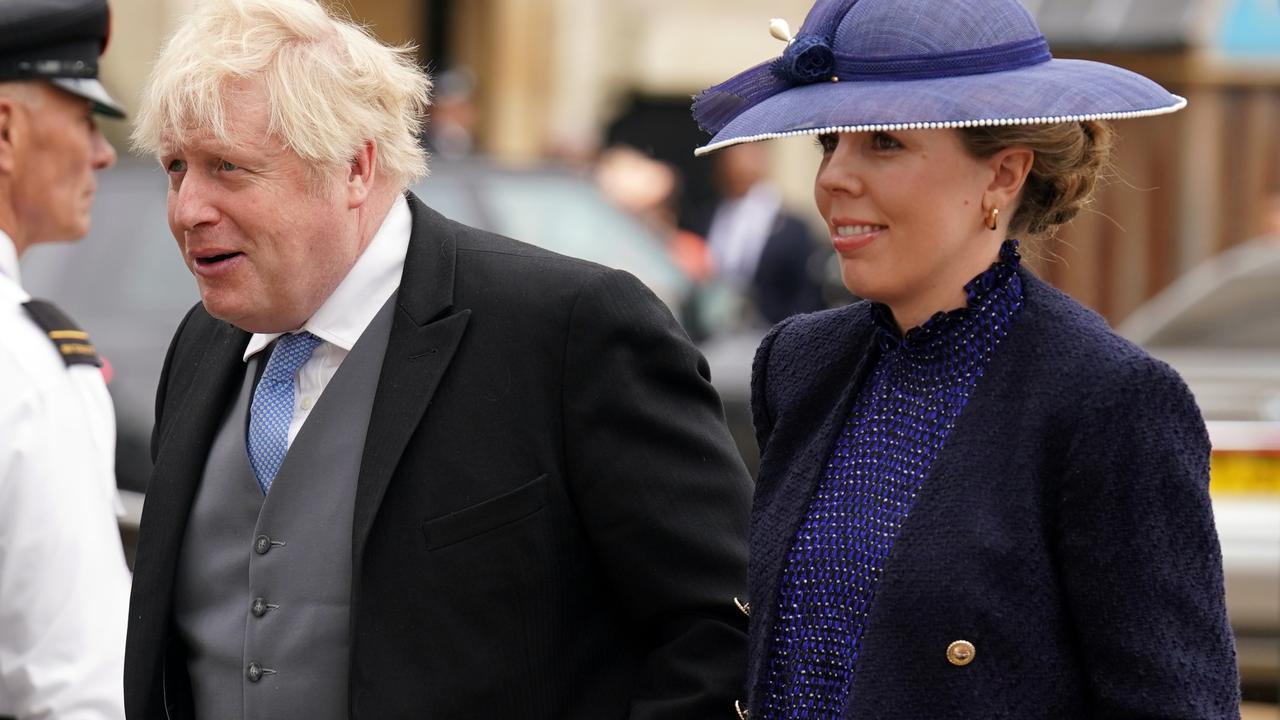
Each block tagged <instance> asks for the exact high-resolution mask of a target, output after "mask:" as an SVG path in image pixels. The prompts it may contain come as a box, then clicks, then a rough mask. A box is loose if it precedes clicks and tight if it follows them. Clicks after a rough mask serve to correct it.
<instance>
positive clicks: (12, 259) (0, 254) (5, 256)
mask: <svg viewBox="0 0 1280 720" xmlns="http://www.w3.org/2000/svg"><path fill="white" fill-rule="evenodd" d="M0 274H4V275H7V276H9V279H10V280H12V281H13V282H14V284H17V285H21V284H22V277H21V276H20V275H19V274H18V248H17V246H16V245H14V244H13V240H12V239H11V238H10V237H9V235H8V234H7V233H5V231H3V230H0Z"/></svg>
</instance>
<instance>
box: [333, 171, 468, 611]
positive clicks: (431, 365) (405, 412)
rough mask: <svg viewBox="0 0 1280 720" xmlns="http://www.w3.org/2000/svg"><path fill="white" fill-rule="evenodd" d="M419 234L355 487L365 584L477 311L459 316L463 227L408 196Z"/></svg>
mask: <svg viewBox="0 0 1280 720" xmlns="http://www.w3.org/2000/svg"><path fill="white" fill-rule="evenodd" d="M408 200H409V210H410V212H411V213H412V215H413V231H412V236H411V238H410V241H409V251H408V254H407V255H406V257H405V264H404V273H403V275H402V276H401V279H400V289H399V291H398V293H397V296H396V308H395V317H394V318H393V320H392V324H391V335H390V337H389V338H388V340H387V352H386V356H385V357H384V359H383V361H382V372H381V375H380V376H379V379H378V389H377V391H376V392H375V394H374V401H373V415H372V416H371V418H370V420H369V432H368V436H367V438H366V440H365V445H364V455H363V459H362V460H361V464H360V479H359V483H358V484H357V486H356V501H355V516H354V525H353V527H352V560H353V563H354V567H353V575H352V579H353V581H354V582H355V586H356V587H358V585H359V578H360V567H361V564H362V563H361V561H362V555H363V553H364V546H365V540H366V539H367V538H368V536H369V530H370V528H371V527H372V526H373V520H374V517H375V516H376V515H377V512H378V507H379V505H381V503H382V497H383V495H385V493H386V490H387V484H388V483H389V482H390V481H391V475H392V473H393V472H394V471H395V468H396V465H397V464H398V463H399V461H400V456H401V455H403V454H404V450H405V448H406V447H407V446H408V444H409V439H410V437H412V435H413V433H414V431H416V430H417V428H418V424H419V422H420V421H421V419H422V415H423V413H424V412H425V411H426V408H427V405H429V404H430V403H431V398H432V396H433V395H434V394H435V391H436V388H437V387H438V386H439V384H440V380H441V378H443V377H444V374H445V371H446V370H447V369H448V367H449V363H450V361H452V359H453V355H454V353H455V352H456V351H457V349H458V344H459V342H460V341H461V340H462V335H463V332H464V331H465V330H466V327H467V320H468V318H469V317H470V315H471V311H470V310H462V311H459V312H454V311H453V279H454V275H453V274H454V264H455V254H456V245H455V241H454V232H455V228H456V226H455V225H454V224H453V223H450V222H449V221H448V220H446V219H445V218H444V217H443V216H441V215H439V214H438V213H436V212H435V211H433V210H431V209H430V208H428V207H427V206H426V205H423V204H422V202H421V201H420V200H418V198H417V197H415V196H414V195H412V194H409V196H408Z"/></svg>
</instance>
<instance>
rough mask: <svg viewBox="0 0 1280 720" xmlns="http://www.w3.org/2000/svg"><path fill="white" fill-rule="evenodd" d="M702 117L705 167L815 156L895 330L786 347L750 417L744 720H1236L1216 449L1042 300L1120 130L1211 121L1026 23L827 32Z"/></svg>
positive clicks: (834, 322) (841, 2) (850, 314)
mask: <svg viewBox="0 0 1280 720" xmlns="http://www.w3.org/2000/svg"><path fill="white" fill-rule="evenodd" d="M781 25H782V24H781V23H778V22H777V21H775V25H774V32H775V35H779V36H781V37H782V38H783V39H786V40H787V41H788V45H787V48H786V50H785V52H784V53H783V54H782V56H781V57H780V58H778V59H776V60H774V61H772V62H769V63H765V64H762V65H760V66H757V67H755V68H752V69H751V70H748V71H746V72H744V73H742V74H740V75H738V76H736V77H734V78H732V79H730V80H729V81H727V82H725V83H723V84H721V85H718V86H716V87H714V88H711V89H710V90H708V91H706V92H705V93H703V94H702V95H700V96H699V97H698V98H697V99H696V101H695V103H694V115H695V117H696V118H697V119H698V121H699V123H700V124H701V125H702V126H703V127H704V128H706V129H707V130H709V131H710V132H711V133H712V134H713V135H714V137H713V138H712V140H711V142H710V143H709V144H708V145H707V146H706V147H703V148H700V149H699V151H698V152H699V153H700V154H701V153H706V152H712V151H714V150H716V149H718V148H722V147H726V146H728V145H733V144H737V143H743V142H752V141H757V140H764V139H768V138H776V137H784V136H791V135H812V136H814V137H815V138H816V139H817V142H818V145H819V146H820V149H821V152H822V163H821V166H820V168H819V170H818V176H817V180H816V183H815V196H816V199H817V205H818V209H819V210H820V212H821V213H822V216H823V218H824V219H825V220H826V222H827V225H828V229H829V231H830V234H831V242H832V246H833V247H834V249H835V252H836V253H837V255H838V256H839V261H840V267H841V272H842V275H843V278H844V281H845V284H846V285H848V287H849V289H850V290H851V291H852V292H853V293H854V294H856V295H858V296H860V297H864V298H867V299H868V301H867V302H862V303H858V304H855V305H852V306H849V307H845V308H840V309H837V310H831V311H827V312H822V313H816V314H811V315H801V316H797V317H793V318H791V319H789V320H787V321H785V322H783V323H782V324H780V325H778V326H777V327H776V328H775V329H774V330H773V331H772V332H771V333H770V334H769V335H768V336H767V337H766V338H765V340H764V342H763V343H762V344H761V346H760V349H759V351H758V353H757V355H756V360H755V366H754V373H753V378H752V408H753V413H754V419H755V425H756V433H757V438H758V440H759V444H760V448H761V452H762V457H761V464H760V473H759V479H758V483H757V488H756V495H755V507H754V510H753V518H752V529H751V551H752V557H751V569H750V590H751V598H750V599H751V603H750V605H751V654H750V662H749V668H748V675H747V699H746V701H745V702H742V703H740V704H739V708H738V710H739V714H740V715H741V716H742V717H747V716H748V713H749V714H750V717H751V718H752V720H773V719H775V718H815V719H816V718H904V719H906V718H911V719H913V720H916V719H920V718H928V719H930V720H932V719H935V718H1011V719H1016V720H1033V719H1035V718H1072V719H1075V718H1121V717H1123V718H1156V717H1160V718H1236V717H1238V713H1239V710H1238V703H1239V701H1238V679H1237V674H1236V667H1235V658H1234V649H1233V643H1232V638H1231V631H1230V627H1229V626H1228V623H1227V618H1226V611H1225V604H1224V599H1223V577H1222V559H1221V552H1220V549H1219V546H1218V540H1217V535H1216V532H1215V530H1214V525H1213V516H1212V512H1211V507H1210V502H1209V494H1208V461H1209V442H1208V438H1207V435H1206V432H1205V428H1204V423H1203V421H1202V420H1201V417H1200V414H1199V411H1198V410H1197V408H1196V405H1195V402H1194V400H1193V399H1192V397H1191V395H1190V393H1189V392H1188V390H1187V388H1186V386H1185V385H1184V384H1183V382H1182V380H1181V379H1180V378H1179V377H1178V376H1177V374H1176V373H1174V371H1173V370H1171V369H1170V368H1169V367H1167V366H1166V365H1164V364H1162V363H1160V362H1158V361H1156V360H1154V359H1152V358H1151V357H1150V356H1148V355H1147V354H1146V353H1144V352H1143V351H1142V350H1141V349H1139V348H1137V347H1135V346H1133V345H1131V344H1130V343H1128V342H1126V341H1124V340H1122V339H1121V338H1119V337H1118V336H1116V335H1114V334H1113V333H1112V332H1111V330H1110V329H1109V328H1108V327H1107V325H1106V323H1105V322H1104V321H1103V320H1102V319H1101V318H1100V317H1098V316H1097V315H1095V314H1094V313H1092V312H1090V311H1089V310H1087V309H1085V308H1084V307H1082V306H1081V305H1079V304H1078V303H1076V302H1075V301H1073V300H1072V299H1070V298H1069V297H1067V296H1066V295H1063V294H1062V293H1060V292H1058V291H1057V290H1055V289H1053V288H1051V287H1050V286H1048V285H1047V284H1045V283H1044V282H1043V281H1041V280H1040V279H1038V278H1037V277H1036V276H1035V275H1033V274H1032V273H1031V272H1030V271H1029V270H1027V269H1026V268H1024V267H1022V266H1021V265H1020V261H1019V247H1018V241H1017V240H1015V239H1012V238H1034V237H1035V236H1037V235H1044V234H1047V233H1051V232H1052V231H1053V229H1054V228H1055V227H1056V226H1058V225H1060V224H1062V223H1065V222H1067V221H1068V220H1070V219H1071V218H1072V217H1073V216H1074V215H1075V214H1076V212H1077V211H1078V210H1079V208H1080V207H1081V206H1082V205H1083V204H1084V203H1085V202H1086V201H1087V200H1088V198H1089V195H1090V193H1091V192H1092V190H1093V187H1094V184H1095V181H1096V180H1097V177H1098V175H1099V173H1100V171H1101V170H1102V169H1104V168H1105V167H1106V166H1107V163H1108V159H1107V158H1108V152H1109V146H1110V142H1111V131H1110V129H1109V128H1108V126H1107V125H1106V123H1105V121H1107V120H1111V119H1119V118H1131V117H1140V116H1145V115H1158V114H1162V113H1169V112H1174V111H1176V110H1179V109H1181V108H1182V107H1183V106H1184V105H1185V104H1186V101H1185V100H1183V99H1182V98H1179V97H1177V96H1174V95H1171V94H1169V93H1168V92H1167V91H1165V90H1164V89H1163V88H1161V87H1160V86H1158V85H1156V84H1155V83H1153V82H1151V81H1149V80H1147V79H1146V78H1144V77H1141V76H1139V75H1135V74H1133V73H1130V72H1128V71H1125V70H1122V69H1119V68H1116V67H1112V66H1109V65H1103V64H1099V63H1091V62H1083V61H1072V60H1057V59H1053V58H1052V56H1051V55H1050V52H1049V48H1048V46H1047V45H1046V43H1045V40H1044V38H1043V36H1042V35H1041V33H1040V31H1039V29H1038V28H1037V27H1036V24H1035V22H1034V20H1033V19H1032V18H1031V17H1030V15H1029V14H1028V13H1027V12H1026V11H1025V10H1024V9H1023V8H1022V7H1021V6H1020V5H1019V4H1018V3H1017V2H1016V0H947V1H946V2H937V1H930V2H921V1H912V0H835V1H832V2H823V1H820V2H818V3H817V4H816V5H815V6H814V8H813V9H812V10H811V11H810V13H809V16H808V18H807V19H806V20H805V23H804V26H803V27H802V28H801V31H800V33H799V34H798V35H797V36H796V37H790V32H789V31H788V30H787V29H786V28H785V27H782V26H781Z"/></svg>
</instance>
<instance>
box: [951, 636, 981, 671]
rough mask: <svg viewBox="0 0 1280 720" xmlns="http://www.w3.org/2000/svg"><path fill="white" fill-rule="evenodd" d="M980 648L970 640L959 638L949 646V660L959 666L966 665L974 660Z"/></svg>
mask: <svg viewBox="0 0 1280 720" xmlns="http://www.w3.org/2000/svg"><path fill="white" fill-rule="evenodd" d="M976 654H978V649H977V648H975V647H974V646H973V643H971V642H969V641H968V640H957V641H955V642H953V643H951V644H950V645H948V646H947V662H950V663H951V664H952V665H955V666H957V667H964V666H965V665H968V664H969V663H971V662H973V656H974V655H976Z"/></svg>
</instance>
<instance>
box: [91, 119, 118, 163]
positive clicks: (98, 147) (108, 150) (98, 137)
mask: <svg viewBox="0 0 1280 720" xmlns="http://www.w3.org/2000/svg"><path fill="white" fill-rule="evenodd" d="M115 164H116V149H115V148H114V147H111V143H110V142H108V141H107V139H106V138H105V137H103V135H102V131H100V130H98V129H96V128H95V129H94V131H93V169H94V170H106V169H107V168H109V167H111V166H112V165H115Z"/></svg>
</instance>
